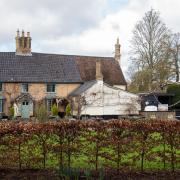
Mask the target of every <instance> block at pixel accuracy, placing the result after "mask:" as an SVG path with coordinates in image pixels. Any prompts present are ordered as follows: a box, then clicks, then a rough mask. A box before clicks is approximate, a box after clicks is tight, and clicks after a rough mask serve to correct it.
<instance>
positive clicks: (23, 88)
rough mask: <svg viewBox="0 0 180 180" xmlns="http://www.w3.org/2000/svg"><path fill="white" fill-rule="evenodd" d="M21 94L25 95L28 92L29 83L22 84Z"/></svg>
mask: <svg viewBox="0 0 180 180" xmlns="http://www.w3.org/2000/svg"><path fill="white" fill-rule="evenodd" d="M21 92H23V93H26V92H28V84H27V83H24V84H21Z"/></svg>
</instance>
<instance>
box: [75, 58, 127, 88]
mask: <svg viewBox="0 0 180 180" xmlns="http://www.w3.org/2000/svg"><path fill="white" fill-rule="evenodd" d="M97 61H100V62H101V69H102V74H103V80H104V82H105V83H107V84H109V85H127V83H126V80H125V78H124V75H123V73H122V70H121V67H120V66H119V63H118V62H117V61H115V59H114V58H112V57H92V56H76V63H77V66H78V68H79V71H80V74H81V78H82V80H83V81H91V80H94V79H96V62H97Z"/></svg>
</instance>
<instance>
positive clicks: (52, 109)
mask: <svg viewBox="0 0 180 180" xmlns="http://www.w3.org/2000/svg"><path fill="white" fill-rule="evenodd" d="M51 114H52V115H53V116H58V108H57V106H56V104H53V106H52V107H51Z"/></svg>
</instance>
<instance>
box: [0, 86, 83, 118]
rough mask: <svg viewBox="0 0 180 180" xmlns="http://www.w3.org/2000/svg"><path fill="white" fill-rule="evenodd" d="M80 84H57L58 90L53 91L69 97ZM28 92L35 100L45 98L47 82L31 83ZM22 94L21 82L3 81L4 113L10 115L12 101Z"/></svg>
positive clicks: (58, 94)
mask: <svg viewBox="0 0 180 180" xmlns="http://www.w3.org/2000/svg"><path fill="white" fill-rule="evenodd" d="M79 85H80V84H56V92H55V93H53V94H54V95H56V96H58V97H67V96H68V95H69V94H70V93H71V92H72V91H73V90H75V89H76V88H77V87H78V86H79ZM28 93H29V94H30V95H31V96H32V97H33V100H35V101H39V100H42V99H43V98H45V96H47V95H48V94H49V93H47V92H46V84H44V83H29V84H28ZM20 94H21V83H3V91H2V95H3V96H4V97H5V101H4V103H3V109H4V113H5V114H7V115H9V108H10V107H11V105H12V103H13V102H14V100H15V99H16V97H18V96H19V95H20Z"/></svg>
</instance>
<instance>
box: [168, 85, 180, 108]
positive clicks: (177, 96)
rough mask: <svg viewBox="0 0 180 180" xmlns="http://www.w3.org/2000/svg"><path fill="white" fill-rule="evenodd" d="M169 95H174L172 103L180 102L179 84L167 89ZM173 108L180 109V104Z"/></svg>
mask: <svg viewBox="0 0 180 180" xmlns="http://www.w3.org/2000/svg"><path fill="white" fill-rule="evenodd" d="M167 93H171V94H174V96H173V98H172V103H173V104H174V103H176V102H178V101H180V85H179V84H171V85H169V86H168V87H167ZM173 108H180V102H179V103H178V104H176V105H175V106H174V107H173Z"/></svg>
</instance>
